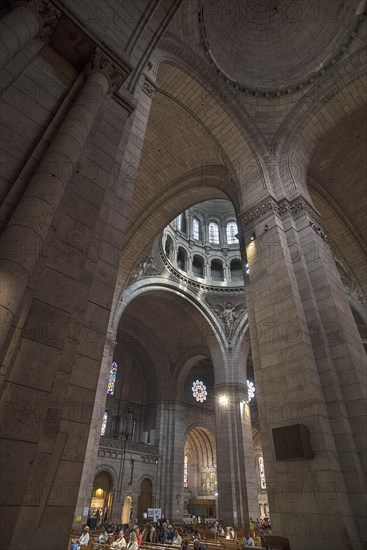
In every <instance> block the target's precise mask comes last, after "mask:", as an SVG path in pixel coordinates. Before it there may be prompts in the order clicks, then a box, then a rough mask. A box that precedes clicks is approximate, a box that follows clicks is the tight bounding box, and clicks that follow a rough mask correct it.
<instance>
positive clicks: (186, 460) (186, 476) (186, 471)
mask: <svg viewBox="0 0 367 550" xmlns="http://www.w3.org/2000/svg"><path fill="white" fill-rule="evenodd" d="M188 465H189V460H188V457H187V455H185V457H184V487H188Z"/></svg>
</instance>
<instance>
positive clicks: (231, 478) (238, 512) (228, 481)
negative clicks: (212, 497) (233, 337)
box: [215, 381, 259, 528]
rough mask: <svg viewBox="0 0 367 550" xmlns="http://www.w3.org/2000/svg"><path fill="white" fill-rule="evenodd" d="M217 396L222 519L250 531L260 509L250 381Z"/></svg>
mask: <svg viewBox="0 0 367 550" xmlns="http://www.w3.org/2000/svg"><path fill="white" fill-rule="evenodd" d="M215 393H216V405H215V420H216V442H217V478H218V508H219V510H218V517H219V518H220V519H221V520H223V521H224V523H225V525H227V526H229V525H233V526H234V527H236V528H246V527H247V528H248V525H249V519H250V517H252V518H257V517H258V515H259V506H258V497H257V480H256V471H255V464H254V450H253V443H252V431H251V419H250V411H249V406H248V404H247V403H246V402H247V387H246V381H244V383H242V384H231V385H229V384H222V385H220V386H216V388H215Z"/></svg>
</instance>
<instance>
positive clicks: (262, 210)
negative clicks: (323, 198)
mask: <svg viewBox="0 0 367 550" xmlns="http://www.w3.org/2000/svg"><path fill="white" fill-rule="evenodd" d="M269 212H274V214H276V215H277V216H279V217H280V218H283V217H284V216H286V215H287V214H290V215H291V216H292V217H293V218H295V217H296V216H298V214H301V213H303V212H307V214H308V216H309V217H310V218H311V219H312V221H313V222H315V223H316V224H319V221H320V216H319V214H318V213H317V212H316V210H315V209H314V208H313V207H312V206H311V205H310V204H309V203H308V202H307V201H306V200H305V199H304V198H303V197H298V198H297V199H294V200H293V201H289V200H288V199H282V200H281V201H277V200H275V199H274V198H273V197H271V198H268V199H266V200H265V201H264V202H262V203H260V204H258V205H256V206H255V207H254V208H253V209H252V210H249V211H248V212H246V213H245V214H244V216H242V218H241V220H242V223H243V225H244V226H246V225H248V224H250V223H252V222H253V221H255V220H257V219H259V218H262V217H264V216H266V215H267V214H268V213H269Z"/></svg>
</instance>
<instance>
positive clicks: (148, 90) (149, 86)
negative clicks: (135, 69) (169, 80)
mask: <svg viewBox="0 0 367 550" xmlns="http://www.w3.org/2000/svg"><path fill="white" fill-rule="evenodd" d="M142 90H143V92H144V93H145V94H147V96H148V97H150V98H151V99H153V97H154V94H155V93H156V91H157V86H156V85H155V84H153V82H152V81H151V80H149V79H148V78H146V77H145V80H144V82H143V87H142Z"/></svg>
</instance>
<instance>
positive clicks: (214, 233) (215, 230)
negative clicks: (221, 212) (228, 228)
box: [209, 222, 219, 244]
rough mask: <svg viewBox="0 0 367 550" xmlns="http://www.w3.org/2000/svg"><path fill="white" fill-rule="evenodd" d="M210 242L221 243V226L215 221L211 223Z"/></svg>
mask: <svg viewBox="0 0 367 550" xmlns="http://www.w3.org/2000/svg"><path fill="white" fill-rule="evenodd" d="M209 242H210V243H214V244H219V227H218V224H217V223H215V222H210V223H209Z"/></svg>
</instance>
